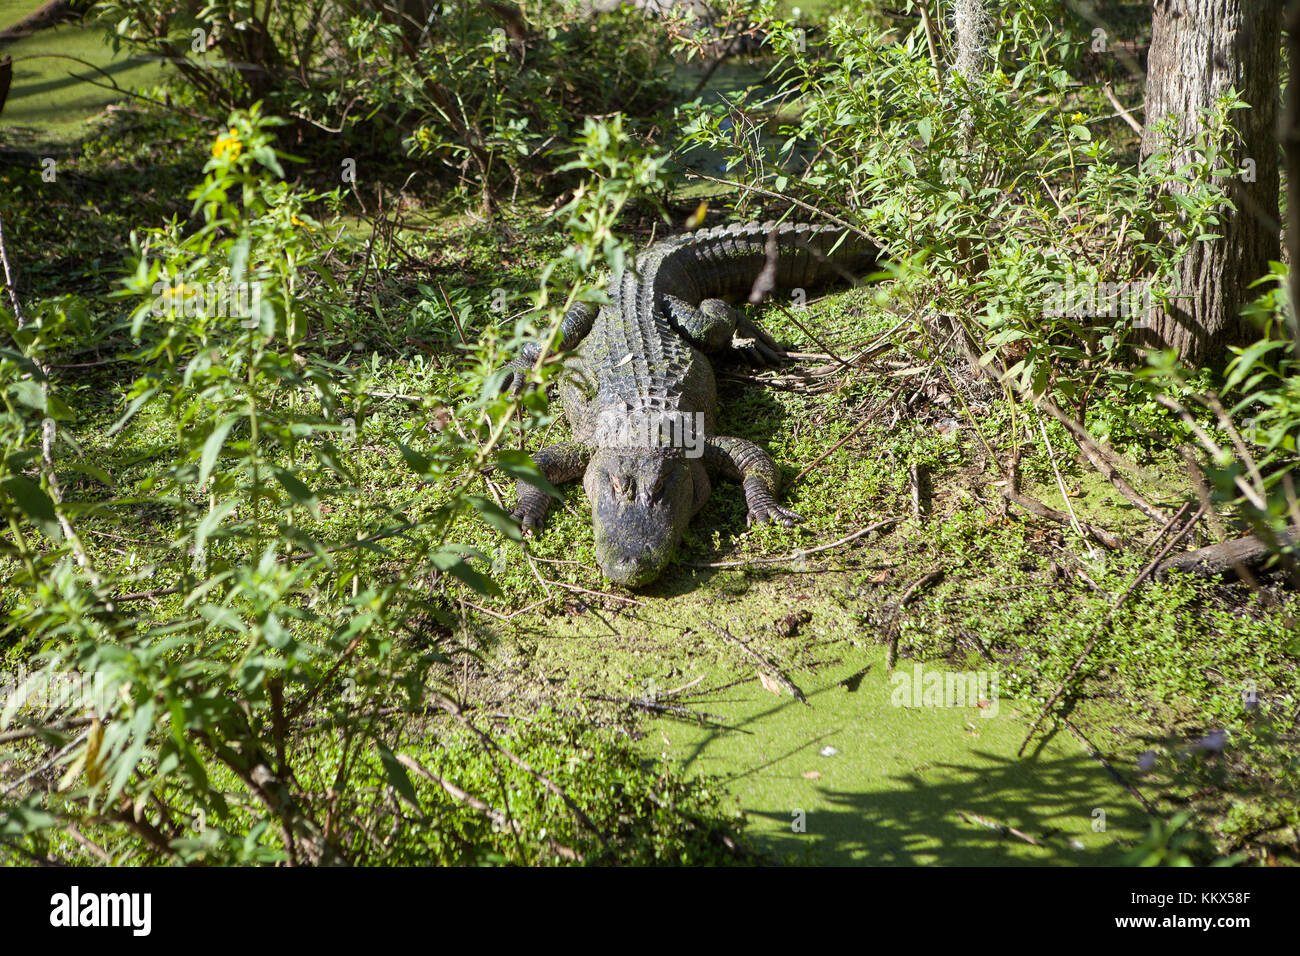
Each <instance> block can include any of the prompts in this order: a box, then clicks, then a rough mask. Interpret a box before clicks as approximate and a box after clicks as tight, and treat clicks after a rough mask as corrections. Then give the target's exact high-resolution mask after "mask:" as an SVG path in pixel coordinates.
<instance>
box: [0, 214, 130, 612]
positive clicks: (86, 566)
mask: <svg viewBox="0 0 1300 956" xmlns="http://www.w3.org/2000/svg"><path fill="white" fill-rule="evenodd" d="M0 263H2V264H3V266H4V274H5V288H6V289H7V290H8V291H9V301H10V302H11V303H12V304H13V307H14V319H15V320H16V321H17V323H18V328H20V329H21V328H22V327H23V326H24V325H25V324H26V322H27V320H26V318H25V316H24V315H23V311H22V307H21V306H20V305H19V303H18V292H17V289H15V287H14V277H13V269H12V267H11V266H10V265H9V250H8V248H7V247H6V246H5V234H4V223H3V220H0ZM32 362H33V364H35V366H36V367H37V368H38V369H39V370H40V372H41V376H42V377H43V378H44V381H42V382H41V394H42V395H43V396H45V395H48V394H49V389H50V370H49V367H48V366H47V365H46V364H45V363H44V362H42V361H41V360H40V359H39V358H33V359H32ZM54 428H55V425H54V419H53V418H50V417H49V416H46V418H45V420H44V421H43V422H42V423H41V472H42V473H43V474H44V475H45V485H46V488H47V489H48V491H49V494H50V500H51V501H52V502H53V504H54V516H55V518H56V519H57V520H58V522H59V528H60V529H62V531H63V536H64V537H65V538H67V539H68V546H69V547H71V548H72V553H73V556H74V557H75V558H76V559H77V564H78V566H80V568H81V569H82V570H83V571H85V572H86V575H87V576H88V577H89V578H90V583H91V584H92V585H93V586H94V587H95V588H96V589H98V588H99V587H100V585H101V584H102V581H101V580H100V577H99V575H98V574H97V573H96V571H95V566H94V565H93V564H91V563H90V555H88V554H87V553H86V549H85V547H83V546H82V543H81V537H80V536H79V535H78V534H77V532H76V531H75V530H74V529H73V527H72V523H71V522H70V521H68V516H67V515H66V514H65V513H64V510H63V490H62V489H61V488H60V487H59V477H58V475H57V474H56V473H55V471H54ZM105 609H106V610H108V611H113V610H114V607H113V602H112V600H111V599H110V600H108V601H106V602H105Z"/></svg>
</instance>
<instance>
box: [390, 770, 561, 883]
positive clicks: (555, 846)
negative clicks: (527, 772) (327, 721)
mask: <svg viewBox="0 0 1300 956" xmlns="http://www.w3.org/2000/svg"><path fill="white" fill-rule="evenodd" d="M397 760H398V763H400V764H402V765H403V766H405V767H406V768H407V769H409V770H414V771H415V772H416V773H418V774H419V775H420V776H422V777H424V778H426V779H428V780H432V781H433V782H434V783H436V784H437V785H438V786H440V787H442V789H443V790H445V791H447V793H449V794H450V795H451V796H452V797H454V798H455V799H457V800H459V801H460V802H461V803H463V804H465V805H466V806H468V807H470V808H471V809H473V810H477V811H478V812H479V813H481V814H483V815H484V816H486V817H487V818H488V819H489V820H491V821H492V822H493V823H494V824H495V825H496V826H498V827H509V828H510V829H511V831H512V832H513V833H514V835H515V836H516V837H519V836H520V835H522V833H523V827H522V826H521V825H520V823H519V821H517V820H515V819H514V818H513V817H509V816H507V815H506V814H505V813H503V812H501V811H500V810H497V809H496V808H495V807H492V806H490V805H489V804H488V803H486V802H485V801H483V800H481V799H479V798H478V797H476V796H474V795H473V794H472V793H467V792H465V791H464V790H462V789H461V788H460V787H458V786H456V785H455V784H454V783H452V782H451V781H450V780H447V779H446V778H445V777H440V776H438V775H437V774H436V773H434V772H433V771H431V770H430V769H429V768H427V767H426V766H424V764H422V763H420V761H418V760H416V759H415V758H414V757H412V756H410V755H409V754H398V755H397ZM546 842H547V844H548V845H549V846H550V848H551V849H552V850H553V851H554V852H555V853H556V854H557V855H559V856H561V857H563V858H564V859H566V860H579V859H581V857H579V855H578V853H577V852H576V851H575V850H573V849H572V848H571V847H567V846H565V845H564V844H562V843H556V842H555V841H554V840H552V839H549V838H548V839H547V841H546Z"/></svg>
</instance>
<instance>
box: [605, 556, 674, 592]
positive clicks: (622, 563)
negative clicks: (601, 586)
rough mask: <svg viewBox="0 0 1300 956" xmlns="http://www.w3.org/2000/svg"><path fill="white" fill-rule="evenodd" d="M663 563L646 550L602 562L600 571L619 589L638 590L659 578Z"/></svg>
mask: <svg viewBox="0 0 1300 956" xmlns="http://www.w3.org/2000/svg"><path fill="white" fill-rule="evenodd" d="M664 563H665V562H663V561H661V560H659V559H658V557H657V556H656V555H655V553H654V552H653V551H652V550H651V549H649V548H647V549H646V550H644V551H642V552H640V553H639V554H632V555H620V556H618V557H615V558H612V559H610V560H608V561H605V562H602V563H601V571H603V572H604V574H605V577H606V578H608V579H609V580H610V581H611V582H612V583H614V584H617V585H619V586H620V587H625V588H639V587H642V586H644V585H646V584H649V583H650V582H651V581H653V580H654V579H655V578H657V577H659V574H660V572H662V571H663V566H664Z"/></svg>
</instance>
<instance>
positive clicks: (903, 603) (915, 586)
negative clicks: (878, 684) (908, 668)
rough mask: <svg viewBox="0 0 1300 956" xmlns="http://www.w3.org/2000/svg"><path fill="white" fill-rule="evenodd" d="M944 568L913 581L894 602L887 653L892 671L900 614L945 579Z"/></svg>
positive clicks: (895, 657) (887, 666)
mask: <svg viewBox="0 0 1300 956" xmlns="http://www.w3.org/2000/svg"><path fill="white" fill-rule="evenodd" d="M943 576H944V570H943V568H936V569H935V570H933V571H928V572H926V573H925V574H923V575H921V576H920V577H919V578H917V579H916V580H915V581H913V582H912V585H911V587H909V588H908V589H907V590H906V591H904V592H903V596H902V597H900V598H899V599H898V601H897V602H895V604H894V608H893V613H892V614H891V615H890V617H889V625H890V629H891V633H890V635H889V650H888V652H887V653H886V654H885V670H887V671H892V670H893V669H894V663H895V662H896V661H897V660H898V628H897V627H894V626H893V625H894V623H895V621H896V620H897V619H898V615H899V613H900V612H902V610H903V609H904V608H906V607H907V606H908V605H909V604H911V603H912V602H913V601H914V600H916V596H917V595H918V594H920V593H921V592H922V591H923V590H925V589H926V588H928V587H929V586H930V585H932V584H935V583H937V582H939V581H942V580H943Z"/></svg>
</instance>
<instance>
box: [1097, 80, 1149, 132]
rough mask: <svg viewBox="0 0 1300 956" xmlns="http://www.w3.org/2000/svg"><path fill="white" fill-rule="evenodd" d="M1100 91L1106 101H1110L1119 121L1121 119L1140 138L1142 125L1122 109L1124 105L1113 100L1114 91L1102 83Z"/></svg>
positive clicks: (1107, 84) (1108, 85)
mask: <svg viewBox="0 0 1300 956" xmlns="http://www.w3.org/2000/svg"><path fill="white" fill-rule="evenodd" d="M1101 91H1102V93H1104V94H1105V96H1106V99H1108V100H1110V105H1111V106H1113V107H1115V109H1116V111H1117V115H1118V116H1119V117H1120V118H1121V119H1123V120H1124V122H1125V123H1128V125H1129V126H1130V127H1132V129H1133V132H1135V133H1137V134H1138V135H1139V136H1141V135H1142V133H1143V130H1142V124H1141V123H1139V122H1138V121H1137V120H1135V119H1134V118H1133V114H1132V113H1130V112H1129V111H1128V110H1126V109H1124V105H1123V104H1122V103H1120V101H1119V100H1117V99H1116V98H1115V91H1114V90H1112V89H1111V88H1110V84H1109V83H1103V84H1102V85H1101Z"/></svg>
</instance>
